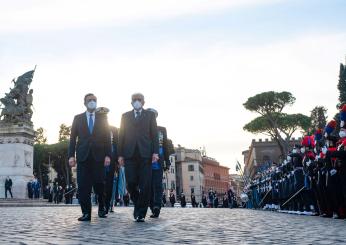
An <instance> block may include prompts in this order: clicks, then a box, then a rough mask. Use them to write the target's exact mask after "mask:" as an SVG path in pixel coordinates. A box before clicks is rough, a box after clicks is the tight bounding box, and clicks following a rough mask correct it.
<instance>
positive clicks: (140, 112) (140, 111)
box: [133, 109, 143, 118]
mask: <svg viewBox="0 0 346 245" xmlns="http://www.w3.org/2000/svg"><path fill="white" fill-rule="evenodd" d="M142 111H143V109H140V110H139V111H136V110H133V113H134V114H135V118H136V117H137V115H136V113H137V112H139V116H141V115H142Z"/></svg>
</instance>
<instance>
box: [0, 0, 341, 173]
mask: <svg viewBox="0 0 346 245" xmlns="http://www.w3.org/2000/svg"><path fill="white" fill-rule="evenodd" d="M0 6H1V7H0V96H1V97H3V96H4V93H5V92H8V91H9V88H10V86H11V83H10V82H11V80H12V79H13V78H14V77H17V76H19V75H21V74H23V73H24V72H26V71H28V70H31V69H33V68H34V66H35V65H37V70H36V73H35V76H34V80H33V83H32V88H33V89H34V116H33V122H34V125H35V128H38V127H43V128H44V129H45V130H46V133H47V136H48V141H49V143H54V142H56V141H57V139H58V130H59V125H60V124H62V123H65V124H67V125H70V124H71V123H72V119H73V116H74V115H75V114H77V113H81V112H83V111H84V110H85V108H84V106H83V97H84V95H85V94H86V93H89V92H93V93H95V94H96V95H97V97H98V105H99V106H106V107H108V108H109V109H110V110H111V112H110V114H109V121H110V123H111V124H112V125H114V126H119V124H120V117H121V114H122V113H123V112H126V111H128V110H130V109H132V108H131V105H130V96H131V94H132V93H134V92H142V93H143V94H144V95H145V97H146V105H145V107H153V108H155V109H157V110H158V111H159V117H158V124H159V125H162V126H165V127H166V128H167V131H168V137H169V138H171V139H172V140H173V143H174V144H175V145H178V144H180V145H182V146H185V147H187V148H200V147H202V146H205V147H206V149H207V154H208V155H209V156H210V157H214V158H216V159H217V160H218V161H219V162H220V163H221V164H223V165H226V166H229V167H230V168H231V171H232V172H234V171H235V160H236V159H238V160H239V161H241V162H242V160H243V159H242V155H241V152H242V151H243V150H246V149H247V148H248V146H249V145H250V143H251V139H252V138H261V136H255V135H252V134H249V133H247V132H244V131H243V130H242V128H243V126H244V124H246V123H247V122H249V121H250V120H251V119H253V118H255V117H256V116H257V115H256V114H254V113H250V112H248V111H246V110H245V109H244V108H243V106H242V104H243V103H244V102H245V101H246V100H247V98H248V97H250V96H253V95H255V94H257V93H260V92H264V91H269V90H275V91H290V92H291V93H292V94H293V95H294V96H295V97H296V99H297V100H296V103H295V105H294V106H292V107H291V108H289V110H287V111H288V112H291V113H304V114H306V115H309V114H310V111H311V110H312V108H313V107H315V106H316V105H322V106H325V107H326V108H327V109H328V115H329V118H331V117H332V116H333V115H334V114H335V113H336V108H335V105H336V103H337V99H338V91H337V87H336V86H337V82H338V72H339V64H340V62H343V63H344V62H345V55H346V29H345V12H346V1H344V0H330V1H325V0H306V1H304V0H286V1H285V0H228V1H226V0H184V1H177V0H175V1H173V0H164V1H163V0H127V1H116V0H109V1H101V0H98V1H88V0H74V1H67V0H57V1H47V0H42V1H39V0H36V1H33V0H23V1H19V0H11V1H6V0H0ZM262 137H263V138H264V136H262Z"/></svg>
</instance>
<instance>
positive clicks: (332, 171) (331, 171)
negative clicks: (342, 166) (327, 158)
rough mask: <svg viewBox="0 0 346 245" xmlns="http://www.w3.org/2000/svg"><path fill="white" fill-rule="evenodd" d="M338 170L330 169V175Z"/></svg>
mask: <svg viewBox="0 0 346 245" xmlns="http://www.w3.org/2000/svg"><path fill="white" fill-rule="evenodd" d="M337 172H338V171H337V170H336V169H334V168H333V169H332V170H330V172H329V173H330V176H333V175H334V174H336V173H337Z"/></svg>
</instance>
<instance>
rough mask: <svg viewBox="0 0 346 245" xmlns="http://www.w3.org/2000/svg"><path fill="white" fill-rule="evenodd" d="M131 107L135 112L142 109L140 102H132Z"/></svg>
mask: <svg viewBox="0 0 346 245" xmlns="http://www.w3.org/2000/svg"><path fill="white" fill-rule="evenodd" d="M132 106H133V108H134V109H135V110H136V111H139V110H140V109H142V106H143V105H142V102H140V101H138V100H136V101H134V102H132Z"/></svg>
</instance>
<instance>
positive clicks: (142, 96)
mask: <svg viewBox="0 0 346 245" xmlns="http://www.w3.org/2000/svg"><path fill="white" fill-rule="evenodd" d="M136 97H139V98H141V99H142V101H144V95H143V94H142V93H134V94H133V95H132V96H131V99H132V100H133V98H136Z"/></svg>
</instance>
